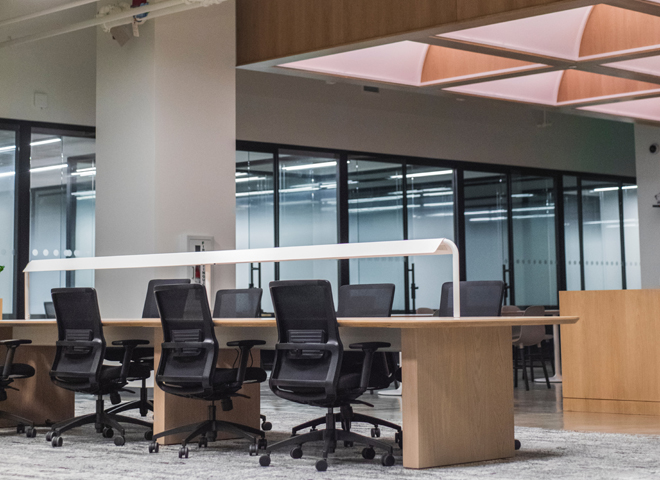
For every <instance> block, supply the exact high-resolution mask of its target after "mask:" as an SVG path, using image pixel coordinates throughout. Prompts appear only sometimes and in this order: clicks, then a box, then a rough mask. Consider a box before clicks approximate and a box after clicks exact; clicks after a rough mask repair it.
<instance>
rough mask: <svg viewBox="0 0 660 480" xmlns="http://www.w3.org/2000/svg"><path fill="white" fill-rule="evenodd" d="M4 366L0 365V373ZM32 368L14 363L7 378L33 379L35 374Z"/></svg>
mask: <svg viewBox="0 0 660 480" xmlns="http://www.w3.org/2000/svg"><path fill="white" fill-rule="evenodd" d="M4 368H5V366H4V365H0V372H2V371H3V370H4ZM35 373H36V372H35V370H34V367H33V366H31V365H27V364H25V363H14V364H13V365H12V366H11V370H10V372H9V375H8V377H9V378H12V379H14V378H30V377H34V374H35Z"/></svg>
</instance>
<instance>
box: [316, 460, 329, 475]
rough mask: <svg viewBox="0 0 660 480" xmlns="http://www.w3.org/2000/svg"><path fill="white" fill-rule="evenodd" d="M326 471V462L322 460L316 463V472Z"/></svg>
mask: <svg viewBox="0 0 660 480" xmlns="http://www.w3.org/2000/svg"><path fill="white" fill-rule="evenodd" d="M327 469H328V461H327V460H326V459H325V458H324V459H322V460H319V461H318V462H316V470H317V471H318V472H325V471H326V470H327Z"/></svg>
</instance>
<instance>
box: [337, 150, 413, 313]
mask: <svg viewBox="0 0 660 480" xmlns="http://www.w3.org/2000/svg"><path fill="white" fill-rule="evenodd" d="M362 158H363V157H357V156H355V157H353V156H352V157H349V160H348V218H349V228H348V232H349V242H351V243H355V242H379V241H388V240H403V239H404V236H403V232H404V230H403V165H402V164H401V163H389V162H377V161H372V160H367V159H362ZM349 271H350V283H351V284H358V283H393V284H394V285H395V290H394V304H393V306H392V309H393V310H395V311H400V312H403V311H405V308H406V305H405V295H406V292H405V291H406V288H405V281H404V280H405V279H404V271H405V270H404V259H403V258H402V257H386V258H364V259H352V260H349Z"/></svg>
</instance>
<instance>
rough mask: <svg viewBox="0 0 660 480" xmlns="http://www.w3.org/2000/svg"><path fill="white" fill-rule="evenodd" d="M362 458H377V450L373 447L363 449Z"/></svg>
mask: <svg viewBox="0 0 660 480" xmlns="http://www.w3.org/2000/svg"><path fill="white" fill-rule="evenodd" d="M362 458H365V459H367V460H373V459H374V458H376V450H374V449H373V447H365V448H363V449H362Z"/></svg>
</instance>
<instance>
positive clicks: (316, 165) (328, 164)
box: [282, 161, 337, 172]
mask: <svg viewBox="0 0 660 480" xmlns="http://www.w3.org/2000/svg"><path fill="white" fill-rule="evenodd" d="M336 166H337V162H336V161H332V162H321V163H309V164H306V165H291V166H289V167H282V170H284V171H286V172H293V171H295V170H311V169H313V168H328V167H336Z"/></svg>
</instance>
